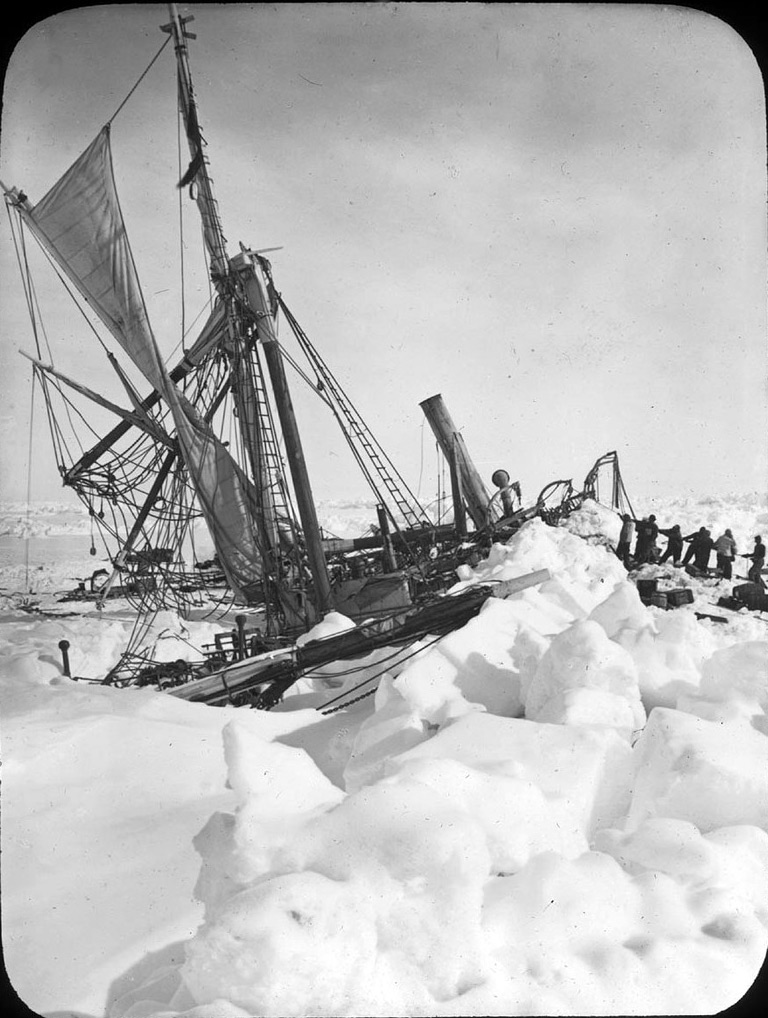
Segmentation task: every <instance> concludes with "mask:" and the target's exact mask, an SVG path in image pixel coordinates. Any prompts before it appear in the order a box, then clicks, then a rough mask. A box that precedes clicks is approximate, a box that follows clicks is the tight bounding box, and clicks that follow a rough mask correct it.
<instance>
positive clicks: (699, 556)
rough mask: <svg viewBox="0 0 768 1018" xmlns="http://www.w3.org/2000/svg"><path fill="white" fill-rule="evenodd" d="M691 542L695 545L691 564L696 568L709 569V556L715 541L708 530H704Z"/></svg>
mask: <svg viewBox="0 0 768 1018" xmlns="http://www.w3.org/2000/svg"><path fill="white" fill-rule="evenodd" d="M693 544H694V545H695V551H694V553H693V564H694V565H695V566H696V568H697V569H701V571H702V572H704V570H706V569H709V556H710V555H711V554H712V549H713V548H714V547H715V542H714V541H713V540H712V535H711V534H710V532H709V531H708V530H705V531H704V533H703V534H702V535H701V536H700V537H696V538H694V540H693Z"/></svg>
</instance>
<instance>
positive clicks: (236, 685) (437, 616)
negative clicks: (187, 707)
mask: <svg viewBox="0 0 768 1018" xmlns="http://www.w3.org/2000/svg"><path fill="white" fill-rule="evenodd" d="M549 578H550V573H549V570H548V569H539V570H537V571H536V572H533V573H527V574H526V575H525V576H516V577H514V578H513V579H511V580H506V581H504V582H502V583H497V584H494V585H491V584H483V585H478V586H474V587H470V588H468V589H467V590H463V591H460V592H459V593H458V594H452V595H451V594H449V595H446V596H445V597H442V598H440V599H439V600H437V601H435V602H433V603H432V604H429V605H427V606H426V607H424V608H419V609H416V610H415V611H411V612H409V613H407V614H405V615H400V616H398V617H397V620H394V619H392V618H390V619H385V620H381V621H376V622H370V623H368V624H365V625H362V626H359V627H357V628H355V629H351V630H347V631H346V632H343V633H337V634H336V635H334V636H329V637H327V638H326V639H323V640H313V641H311V642H310V643H305V644H303V645H302V646H297V645H293V646H291V647H286V648H282V649H280V650H275V651H268V652H267V653H265V654H259V655H257V656H254V657H250V658H246V659H245V660H244V661H239V662H237V663H236V664H233V665H229V666H228V667H226V668H222V669H219V670H218V671H216V672H212V673H211V674H210V675H205V676H202V677H201V678H199V679H194V680H192V681H191V682H188V683H186V684H184V685H181V686H173V687H172V688H170V689H168V690H167V692H168V693H169V694H170V695H171V696H177V697H179V698H180V699H183V700H192V701H194V702H196V703H207V704H210V705H214V706H223V705H225V704H227V703H231V702H232V701H233V697H234V696H235V695H236V696H238V697H240V696H241V695H242V694H248V693H251V694H252V700H251V703H252V706H255V707H266V708H269V707H271V706H274V704H275V703H277V702H278V701H279V700H280V699H281V697H282V694H283V692H284V691H285V690H286V689H288V687H289V686H291V685H293V683H294V682H296V681H297V679H299V678H300V677H301V676H302V675H303V674H305V673H306V672H310V671H313V670H315V669H317V668H320V667H322V666H323V665H326V664H330V663H331V662H332V661H342V660H346V659H349V658H356V657H362V656H364V655H366V654H369V653H370V652H371V651H373V650H376V649H378V648H379V647H389V646H393V645H397V644H408V643H414V642H415V641H416V640H419V639H421V638H422V637H424V636H427V635H436V636H437V635H441V634H446V633H449V632H451V631H452V630H454V629H460V628H461V627H462V626H464V625H466V623H467V622H469V621H470V619H472V618H474V617H475V616H476V615H477V614H478V613H479V612H480V609H481V608H482V606H483V605H484V604H485V602H486V601H487V600H488V598H490V597H508V596H509V595H511V594H514V593H517V592H518V591H521V590H525V589H526V588H528V587H534V586H537V585H538V584H539V583H543V582H544V581H545V580H548V579H549ZM257 687H265V688H264V689H263V690H261V691H260V692H256V690H257Z"/></svg>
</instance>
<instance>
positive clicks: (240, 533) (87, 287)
mask: <svg viewBox="0 0 768 1018" xmlns="http://www.w3.org/2000/svg"><path fill="white" fill-rule="evenodd" d="M169 11H170V17H171V20H170V22H169V23H168V24H167V25H164V26H162V28H163V31H165V32H166V34H167V35H168V40H167V42H170V41H172V42H173V44H174V49H175V53H176V63H177V80H178V105H179V111H180V113H181V117H182V119H183V123H184V131H185V134H186V138H187V145H188V148H189V159H190V161H189V165H188V168H187V170H186V172H185V173H184V174H183V176H182V177H181V180H180V181H179V187H180V188H184V189H186V188H188V189H189V194H190V197H191V198H192V199H193V200H194V202H195V204H196V206H197V209H198V212H199V216H200V221H201V224H202V233H203V240H204V247H205V251H206V260H207V263H208V267H209V276H210V279H211V281H212V284H213V287H214V288H215V298H214V300H213V301H212V306H211V308H210V311H209V313H208V316H207V320H206V321H205V323H204V325H203V327H202V329H201V330H200V332H199V334H198V335H197V338H196V339H195V340H194V342H192V344H191V345H190V346H189V347H188V348H187V349H186V350H185V351H184V354H183V356H182V357H181V359H180V360H179V361H178V363H176V365H175V366H174V367H173V368H172V369H169V368H167V367H166V365H165V362H164V360H163V358H162V357H161V355H160V352H159V348H158V345H157V342H156V340H155V336H154V334H153V331H152V328H151V326H150V323H149V317H148V314H147V309H146V306H145V304H144V298H143V296H142V293H141V289H140V287H139V281H138V276H137V273H136V269H135V266H134V262H133V255H132V252H131V249H130V246H129V244H128V240H127V233H126V229H125V224H124V222H123V219H122V212H121V210H120V206H119V202H118V199H117V192H116V190H115V183H114V177H113V172H112V156H111V146H110V130H111V121H110V122H108V123H107V124H106V125H105V127H104V128H102V130H101V131H100V132H99V134H98V135H97V137H96V139H95V140H94V141H93V143H92V144H91V145H90V146H89V147H88V149H87V150H86V151H85V152H84V153H83V155H82V156H81V157H80V158H79V159H78V160H76V162H75V163H74V164H73V165H72V166H71V167H70V168H69V170H68V171H67V172H66V173H65V174H64V176H63V177H62V178H61V179H60V180H59V181H58V182H57V183H56V184H55V185H54V186H53V188H51V190H50V191H49V192H48V193H47V194H46V195H45V197H44V198H43V199H42V200H41V201H40V202H38V203H37V204H35V205H33V204H32V203H31V202H30V201H29V199H28V198H27V196H26V195H24V194H23V193H22V192H21V191H19V190H18V189H15V188H14V189H7V188H4V190H5V191H6V200H7V203H8V205H9V207H10V208H12V209H13V210H14V211H15V212H16V213H18V217H19V219H20V220H21V222H22V223H23V224H24V225H25V226H27V227H28V228H29V230H30V232H31V233H32V234H33V235H34V236H35V237H36V239H37V240H38V241H39V243H40V246H41V248H42V249H43V251H44V252H45V253H46V254H47V256H48V258H49V260H50V261H51V263H52V264H53V265H54V267H55V269H56V271H57V273H58V274H59V275H60V277H61V278H62V279H63V281H64V282H65V285H69V286H70V287H71V288H73V291H74V293H77V294H79V296H80V298H81V299H82V300H84V302H85V303H86V304H88V305H89V306H90V308H91V309H92V310H93V311H94V312H95V313H96V315H97V316H98V317H99V318H100V319H101V321H102V323H103V324H104V325H105V326H106V327H107V329H108V330H109V331H110V332H111V333H112V336H113V337H114V338H115V339H116V340H117V342H118V343H119V345H120V346H121V347H122V349H123V351H124V352H125V353H126V354H128V356H129V357H130V359H131V361H132V362H133V364H134V367H135V368H137V369H138V371H139V372H140V374H141V375H142V376H143V378H144V379H145V380H146V381H148V382H149V383H150V385H151V390H152V391H151V392H150V395H149V396H147V397H144V398H141V397H140V396H139V394H138V392H137V390H136V388H135V387H134V385H133V384H132V383H131V381H130V380H129V378H128V376H127V375H126V373H125V371H124V370H123V368H122V367H121V366H120V364H119V363H118V361H117V358H116V357H115V356H114V355H113V354H112V353H110V352H109V351H107V350H106V347H104V349H105V352H106V354H107V357H108V358H109V362H110V364H111V366H112V368H113V369H114V371H115V372H116V374H117V375H118V378H119V380H120V382H121V384H122V386H123V387H124V388H125V391H126V393H127V395H128V398H129V402H130V407H129V409H125V408H124V407H120V406H118V405H116V404H115V403H112V402H111V401H109V400H107V399H106V398H105V397H103V396H101V395H100V394H98V393H95V392H93V391H92V390H89V389H87V387H85V386H84V385H82V384H80V383H78V382H76V381H74V380H73V379H72V378H70V377H68V376H67V375H65V374H64V373H63V372H62V371H60V370H59V369H58V368H57V367H54V365H53V363H44V360H43V353H42V347H41V344H40V342H39V341H38V342H37V357H35V358H31V359H32V360H33V362H34V366H35V377H36V378H37V379H38V380H39V382H40V384H41V386H42V388H43V391H44V393H45V395H46V404H47V408H48V411H49V417H50V421H51V432H52V435H53V438H54V446H55V448H56V453H57V459H58V462H59V464H60V470H61V474H62V479H63V482H64V484H65V485H67V486H70V487H72V488H73V489H74V490H75V491H76V493H77V494H78V495H79V497H80V498H81V499H82V501H83V502H84V503H85V504H86V506H87V508H88V510H89V512H90V515H91V518H92V520H93V521H94V522H95V524H96V526H97V527H98V529H99V530H100V531H101V532H104V533H106V535H107V536H108V537H110V538H111V539H113V540H114V541H116V542H117V544H118V548H119V550H118V552H117V554H116V555H115V556H113V557H112V563H113V567H114V568H113V569H112V572H111V574H110V575H108V576H107V578H106V582H105V583H104V584H103V586H101V588H100V592H99V597H100V600H99V601H98V602H97V603H98V604H99V605H101V604H103V603H104V600H105V598H106V597H107V596H108V595H109V593H110V591H111V590H113V589H115V590H122V591H126V592H128V595H129V596H130V595H135V596H136V597H138V598H139V599H140V607H141V609H142V610H145V611H146V610H151V609H157V608H159V607H166V606H171V607H175V608H178V609H179V610H182V611H183V610H184V609H185V608H186V607H187V605H188V604H189V598H190V596H192V597H194V592H195V591H196V590H197V589H199V588H200V587H201V586H205V582H206V581H208V580H211V581H214V582H215V581H217V580H220V581H225V583H226V585H227V586H228V587H229V589H230V590H231V591H232V592H233V595H234V598H235V600H237V601H238V602H240V603H243V604H257V605H264V606H266V609H267V622H268V632H275V633H277V632H280V631H282V630H283V629H286V628H300V629H306V628H308V626H309V625H311V624H312V623H313V622H314V621H315V619H316V617H317V616H318V615H320V614H323V613H324V612H326V611H327V610H328V609H329V608H330V607H331V604H332V601H333V598H332V594H331V587H330V583H329V575H328V567H327V565H326V555H327V554H328V553H329V547H328V546H329V543H331V542H329V541H327V540H324V538H323V536H322V534H321V532H320V528H319V525H318V520H317V515H316V510H315V503H314V499H313V497H312V491H311V485H310V480H309V475H308V471H307V468H306V463H305V461H304V454H303V450H302V445H301V438H300V435H299V430H298V426H297V423H296V418H295V414H294V411H293V405H292V401H291V395H290V391H289V388H288V383H287V379H286V374H285V367H284V353H283V351H282V348H281V346H280V344H279V342H278V338H277V320H278V314H280V313H282V315H283V317H284V319H285V321H286V322H287V323H288V325H289V327H290V328H291V330H292V332H293V334H294V335H295V336H296V338H297V339H298V341H299V344H300V346H301V348H302V351H303V352H304V354H305V355H306V356H307V358H308V360H309V363H310V366H311V369H312V370H313V371H314V373H315V377H316V380H317V381H316V384H315V386H314V388H315V390H316V392H317V394H318V395H319V396H320V397H321V399H322V400H323V401H324V402H325V403H326V404H327V405H328V407H329V408H330V409H331V411H332V412H333V414H334V415H335V417H336V418H337V421H338V423H339V424H340V425H341V427H342V431H343V433H344V435H345V438H346V440H347V442H348V444H349V446H350V448H351V449H352V452H353V454H354V455H355V457H356V459H357V461H358V464H359V465H360V466H361V468H362V470H363V474H364V476H365V477H366V480H367V481H368V483H369V485H370V487H371V489H372V490H373V492H374V494H375V496H376V500H377V503H378V508H379V510H380V513H379V523H380V526H381V529H382V530H383V531H388V530H389V527H390V525H391V527H392V529H394V530H395V531H396V532H397V533H396V535H395V536H396V538H397V539H398V547H399V548H401V550H403V551H404V552H405V554H406V557H407V555H411V556H412V557H414V560H415V552H414V548H416V552H418V548H419V542H421V543H422V544H423V538H424V535H425V534H427V533H428V532H429V531H430V530H431V523H430V520H429V518H428V517H427V514H426V513H425V511H424V510H423V509H422V508H421V506H420V505H419V504H418V501H417V499H416V498H415V496H414V495H413V493H412V492H410V490H409V489H408V487H407V485H406V484H405V482H404V481H403V479H402V478H401V477H400V475H399V474H398V473H397V471H396V469H395V468H394V466H393V464H392V463H391V461H390V460H389V459H388V457H387V456H386V454H385V453H384V451H383V449H382V448H381V446H380V445H379V444H378V442H376V440H375V439H374V437H373V435H372V434H371V433H370V431H369V430H368V428H367V427H366V425H365V423H364V422H363V421H362V418H361V417H360V415H359V414H358V413H357V411H356V410H355V408H354V407H353V406H352V404H351V403H350V401H349V400H348V398H347V397H346V395H345V394H344V392H343V390H342V389H341V386H340V385H339V383H338V382H337V380H336V379H335V378H334V377H333V375H332V374H331V373H330V371H329V369H328V368H327V366H326V365H325V364H324V362H323V361H322V358H321V357H320V355H319V354H318V353H317V351H316V350H315V348H314V347H313V346H312V344H311V343H310V341H309V339H308V337H307V336H306V335H305V334H304V333H303V330H301V328H300V326H299V325H298V322H297V321H296V319H295V317H294V316H293V315H292V313H291V312H290V310H289V309H288V307H287V306H286V304H285V302H284V301H283V298H282V296H281V295H280V294H279V292H278V291H277V290H276V288H275V286H274V283H273V280H272V274H271V267H270V265H269V262H268V261H267V260H266V259H265V258H264V257H262V255H261V254H260V253H259V252H253V251H250V250H248V249H247V248H245V247H243V246H242V245H241V249H240V251H239V252H238V253H237V254H236V255H235V256H234V257H230V256H229V255H228V253H227V245H226V239H225V237H224V234H223V230H222V226H221V221H220V218H219V214H218V208H217V203H216V199H215V196H214V191H213V184H212V180H211V176H210V173H209V166H208V160H207V156H206V154H205V141H204V138H203V135H202V131H201V127H200V123H199V118H198V113H197V106H196V102H195V96H194V91H193V87H192V81H191V75H190V71H189V62H188V52H187V39H189V38H194V36H193V34H192V33H190V32H188V31H187V29H186V24H187V23H188V22H189V21H190V20H192V19H191V18H181V17H180V16H179V14H178V11H177V9H176V6H175V5H174V4H171V5H169ZM164 45H165V44H164ZM161 51H162V50H161ZM159 55H160V54H159V53H158V54H157V56H159ZM157 56H156V57H155V58H154V59H153V61H152V63H154V60H156V59H157ZM150 66H151V64H150ZM145 73H146V72H145ZM142 77H143V75H142ZM139 80H141V79H139ZM129 95H130V93H129ZM126 101H127V100H126ZM124 104H125V102H124V103H123V104H122V105H124ZM122 105H121V107H120V108H119V109H122ZM119 109H118V111H117V112H119ZM114 116H116V114H115V115H114ZM114 116H113V118H112V119H114ZM20 261H23V259H20ZM25 283H26V284H27V285H28V293H31V292H32V284H31V281H29V280H27V279H26V277H25ZM71 293H72V296H73V297H74V293H73V292H72V291H71ZM29 303H30V308H32V304H33V302H32V301H29ZM89 324H90V323H89ZM34 325H35V319H34V315H33V326H34ZM91 327H93V326H91ZM94 331H95V330H94ZM35 335H36V339H37V335H38V333H37V330H36V331H35ZM97 339H98V341H99V342H100V343H101V342H102V341H101V339H100V337H99V336H98V333H97ZM102 346H103V343H102ZM51 360H52V355H51ZM268 382H269V386H268V384H267V383H268ZM268 389H271V400H270V396H269V392H268ZM72 390H74V391H76V392H77V393H79V394H80V395H82V396H85V397H86V398H88V399H89V400H91V401H93V402H95V403H98V404H99V405H101V406H102V407H105V408H106V409H108V410H110V411H111V412H112V413H114V414H116V415H117V416H118V418H119V422H118V423H117V424H116V425H115V426H114V427H112V428H111V429H110V430H109V431H108V432H107V433H106V434H102V436H101V437H98V439H97V441H96V442H95V443H93V444H91V445H90V446H83V445H82V444H81V445H80V449H79V454H78V453H75V454H73V452H72V449H71V448H69V447H67V445H66V443H65V441H64V439H63V438H62V432H61V429H60V428H59V426H58V424H57V422H56V420H55V415H54V413H53V410H52V398H53V397H54V396H56V397H57V398H63V399H64V401H65V403H66V407H65V409H66V412H67V414H68V415H70V407H71V406H72V404H71V403H70V401H69V396H68V394H69V393H70V392H71V391H72ZM273 404H274V407H275V408H276V411H277V419H275V416H274V412H273ZM70 416H74V415H70ZM80 416H81V417H82V415H80ZM225 417H228V419H229V420H231V419H234V420H235V421H236V425H237V427H236V433H237V440H236V443H233V445H232V446H230V443H229V442H228V441H226V440H225V438H224V434H223V431H222V430H221V421H222V419H223V418H225ZM278 423H279V426H280V432H281V437H282V442H283V443H284V448H285V456H286V458H287V460H288V466H289V468H290V480H291V483H292V487H291V486H289V483H288V478H287V476H286V471H285V469H284V465H283V460H282V451H281V448H280V437H279V436H278V431H277V425H278ZM217 427H218V428H219V433H218V434H217V430H216V429H217ZM235 445H236V446H237V448H235V447H234V446H235ZM200 518H203V519H204V520H205V522H206V524H207V528H208V530H209V532H210V534H211V537H212V540H213V543H214V547H215V557H214V560H213V561H212V562H209V563H204V564H199V563H198V564H197V565H196V569H198V568H200V569H201V572H197V573H191V574H190V573H188V572H185V571H184V570H183V569H180V566H179V558H180V555H179V549H180V548H181V544H182V541H183V540H184V539H185V536H188V535H189V533H190V532H191V530H192V526H191V525H192V523H193V521H194V520H195V519H200ZM414 534H416V535H417V540H416V541H415V543H413V542H411V541H410V537H409V535H414ZM383 543H384V544H385V545H386V540H384V541H383ZM95 551H96V549H95V546H92V553H93V554H95ZM391 559H392V562H391V564H392V566H393V567H394V568H397V563H396V562H395V561H394V556H391ZM203 566H207V567H210V568H208V569H203V568H202V567H203ZM126 570H127V571H128V572H129V573H130V574H131V576H132V577H133V579H132V580H131V585H125V586H121V585H120V584H119V580H120V579H121V577H122V576H123V575H124V573H125V572H126ZM131 570H133V572H131ZM102 572H104V571H103V570H102ZM137 573H138V574H139V575H138V576H137V575H136V574H137ZM134 581H135V582H134Z"/></svg>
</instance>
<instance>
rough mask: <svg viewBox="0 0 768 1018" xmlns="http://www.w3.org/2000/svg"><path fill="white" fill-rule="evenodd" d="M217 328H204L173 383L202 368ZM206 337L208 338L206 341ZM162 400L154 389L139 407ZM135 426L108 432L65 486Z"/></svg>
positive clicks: (129, 423)
mask: <svg viewBox="0 0 768 1018" xmlns="http://www.w3.org/2000/svg"><path fill="white" fill-rule="evenodd" d="M209 327H210V332H209V334H208V335H207V337H206V332H207V331H208V330H209ZM215 328H216V325H215V319H214V324H213V326H211V320H209V322H208V324H207V325H206V326H205V327H204V329H203V331H202V332H201V333H200V336H199V337H198V339H197V341H196V342H195V344H194V346H193V347H191V348H190V349H189V350H188V351H187V353H186V354H185V355H184V357H183V358H182V359H181V360H180V361H179V363H178V364H177V365H176V367H175V368H174V369H173V370H172V371H171V372H170V378H171V381H172V382H180V381H181V380H182V379H184V378H186V376H187V375H188V374H189V373H190V372H191V371H193V370H194V369H195V368H198V367H200V365H201V364H202V363H203V361H204V360H205V359H206V357H207V356H208V354H209V353H210V352H211V348H212V346H213V342H214V339H215V338H216V333H215V331H214V330H215ZM204 337H206V338H205V339H204ZM161 398H162V397H161V396H160V393H159V392H158V391H157V389H154V390H153V391H152V392H151V393H150V394H149V396H147V397H146V398H145V399H143V400H142V401H141V403H140V404H139V405H140V407H141V409H142V410H151V409H152V407H153V406H156V405H157V404H158V403H159V402H160V400H161ZM133 424H134V421H129V420H125V421H122V422H121V423H120V424H118V425H116V426H115V427H114V428H113V429H112V430H111V431H110V432H108V433H107V434H106V435H105V436H104V438H102V439H100V440H99V441H98V442H97V443H96V445H94V446H92V447H91V448H90V449H89V450H87V452H85V453H83V455H82V456H81V457H80V459H79V460H78V461H77V463H75V464H74V465H73V466H72V467H70V469H69V470H68V471H67V473H66V474H65V475H64V483H65V484H68V483H70V482H71V481H73V480H74V479H75V478H76V477H78V476H79V475H80V474H81V473H83V471H84V470H87V469H88V468H89V467H91V466H93V464H94V463H96V461H97V460H99V459H101V457H102V456H103V455H104V453H105V452H108V451H109V449H111V448H112V446H113V445H114V444H115V442H117V441H119V439H121V438H122V437H123V435H125V434H126V432H128V431H130V429H131V427H132V426H133Z"/></svg>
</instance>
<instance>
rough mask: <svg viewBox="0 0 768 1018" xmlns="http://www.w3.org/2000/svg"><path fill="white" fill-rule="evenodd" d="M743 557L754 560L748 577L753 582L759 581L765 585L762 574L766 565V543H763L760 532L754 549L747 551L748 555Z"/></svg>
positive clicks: (762, 585)
mask: <svg viewBox="0 0 768 1018" xmlns="http://www.w3.org/2000/svg"><path fill="white" fill-rule="evenodd" d="M741 557H742V558H748V559H751V560H752V565H751V566H750V568H749V572H748V573H747V579H748V580H751V582H752V583H759V584H760V586H761V587H764V586H765V582H764V581H763V577H762V575H761V574H762V571H763V566H764V565H765V545H764V544H763V539H762V537H760V535H759V534H758V536H757V537H756V538H755V547H754V548H753V549H752V551H750V552H747V554H746V555H742V556H741Z"/></svg>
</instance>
